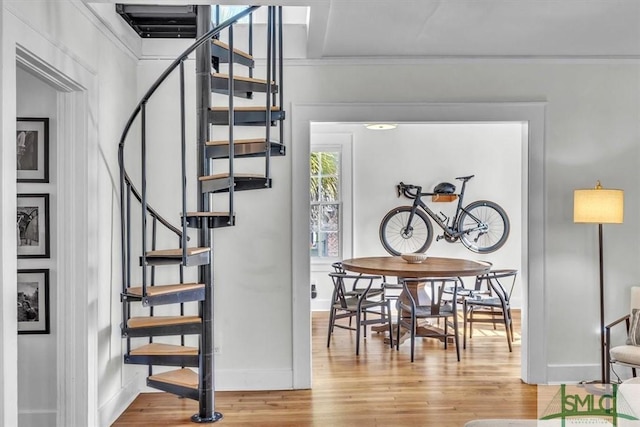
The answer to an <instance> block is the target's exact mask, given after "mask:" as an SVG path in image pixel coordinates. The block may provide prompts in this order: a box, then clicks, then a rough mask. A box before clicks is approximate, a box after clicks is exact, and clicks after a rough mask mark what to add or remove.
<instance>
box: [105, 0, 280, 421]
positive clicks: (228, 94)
mask: <svg viewBox="0 0 640 427" xmlns="http://www.w3.org/2000/svg"><path fill="white" fill-rule="evenodd" d="M259 8H260V7H259V6H253V7H248V8H247V9H245V10H243V11H242V12H240V13H238V14H237V15H236V16H234V17H233V18H230V19H228V20H226V21H225V22H222V23H218V22H216V23H212V22H211V21H212V13H211V12H212V7H211V6H206V5H205V6H201V5H199V6H134V5H117V6H116V10H117V11H118V13H119V14H120V15H121V16H122V17H123V19H125V20H126V21H127V22H128V23H129V24H130V25H131V26H132V27H133V28H134V29H135V30H136V31H137V32H138V34H140V36H141V37H145V38H147V37H148V38H152V37H179V38H187V37H195V36H197V39H196V41H195V42H194V43H193V44H192V45H191V46H190V47H189V48H188V49H186V50H185V51H184V53H183V54H182V55H180V56H179V57H178V58H177V59H176V60H174V61H173V62H172V63H171V65H170V66H169V67H168V68H167V69H166V70H165V71H164V72H163V73H162V75H161V76H160V77H159V78H158V80H156V82H155V83H154V84H153V85H152V86H151V88H150V89H149V90H148V91H147V92H146V94H145V95H144V96H143V98H142V100H141V101H140V102H139V103H138V105H137V106H136V108H135V109H134V112H133V114H132V115H131V117H130V119H129V120H128V122H127V124H126V126H125V129H124V132H123V134H122V137H121V139H120V144H119V153H118V154H119V163H120V195H121V200H120V203H121V223H122V231H121V239H122V293H121V301H122V324H121V329H122V336H123V338H126V350H125V355H124V362H125V363H129V364H138V365H147V366H148V367H149V373H148V378H147V385H148V386H150V387H153V388H156V389H159V390H162V391H165V392H169V393H173V394H176V395H178V396H181V397H185V398H190V399H194V400H197V401H198V402H199V411H198V413H197V414H195V415H194V416H193V417H192V420H193V421H194V422H214V421H217V420H219V419H221V418H222V414H220V413H219V412H216V411H215V399H214V390H215V387H214V378H215V370H214V327H213V322H214V304H213V296H214V283H213V278H214V256H213V238H212V230H213V229H215V228H219V227H228V226H233V225H235V211H234V197H235V193H236V192H237V191H243V190H257V189H264V188H269V187H271V176H270V169H271V158H272V157H275V156H281V155H284V154H285V148H284V145H283V132H284V131H283V126H282V122H283V120H284V118H285V112H284V111H283V109H282V108H281V106H282V100H283V97H282V84H281V81H282V69H283V67H282V8H281V7H273V6H269V7H267V9H268V11H267V25H266V40H265V43H266V52H267V54H266V62H265V66H264V67H263V68H264V71H265V74H266V75H265V76H264V78H263V79H258V78H254V77H253V69H254V67H255V62H254V59H253V56H252V51H253V26H254V24H253V22H252V21H253V20H252V16H253V13H254V12H255V11H256V10H257V9H259ZM216 10H218V7H216ZM218 13H219V12H218ZM218 13H216V14H215V16H219V14H218ZM245 17H247V19H248V21H249V22H248V24H244V23H243V24H238V22H239V21H240V20H241V19H243V18H245ZM215 21H218V19H217V18H215ZM237 27H238V28H240V27H241V28H240V29H238V30H237V31H240V30H242V31H247V37H246V38H247V39H248V41H249V42H248V47H247V49H246V50H241V49H239V48H237V47H236V46H235V43H234V31H236V28H237ZM223 40H224V41H223ZM194 52H195V64H196V66H195V68H196V77H195V79H196V104H197V105H196V115H197V121H196V122H197V130H196V140H197V141H196V144H197V149H196V152H197V176H189V175H190V173H189V172H188V169H189V168H188V162H187V154H186V153H187V144H188V143H189V141H187V120H186V112H185V111H186V107H185V61H188V60H191V58H190V56H192V54H193V53H194ZM238 68H240V70H239V71H237V69H238ZM173 74H178V79H177V80H178V85H179V94H180V95H179V103H180V108H179V121H180V131H179V137H178V138H179V141H176V143H177V144H179V145H180V152H181V159H180V163H179V165H177V164H176V163H175V159H173V158H171V159H169V158H167V159H166V165H167V166H166V167H177V168H179V169H180V173H179V175H180V176H181V182H180V183H179V184H178V185H179V186H180V187H181V195H180V197H179V198H180V202H179V203H180V204H181V206H180V207H179V208H178V209H176V210H179V211H180V216H176V218H172V220H173V222H175V223H177V224H179V225H178V226H176V225H173V224H172V221H170V220H167V219H166V218H164V217H163V216H162V215H160V213H159V212H158V211H157V210H156V209H154V208H153V207H152V203H154V200H150V192H149V188H148V187H149V185H148V182H150V181H151V180H152V179H153V177H151V176H149V177H148V176H147V172H148V170H149V169H150V168H149V167H148V157H149V152H150V151H151V150H153V148H154V147H153V145H152V144H150V143H149V141H148V137H147V133H148V130H149V129H150V126H153V123H154V120H158V121H162V120H167V118H166V117H148V116H151V113H150V112H148V111H147V110H148V108H147V107H148V106H149V105H150V103H151V102H152V97H153V95H154V94H155V93H156V91H157V89H158V88H159V87H161V86H164V85H168V84H171V83H175V79H173V80H171V79H168V77H169V76H170V75H173ZM239 98H246V99H251V100H252V101H251V104H252V105H244V106H242V107H238V106H236V105H235V100H236V99H239ZM239 127H251V129H250V132H254V131H255V132H256V133H259V134H260V135H259V136H257V137H252V138H246V139H236V137H235V133H236V131H237V130H238V128H239ZM134 129H135V130H136V131H138V132H139V133H138V134H137V135H134V132H132V130H134ZM276 132H277V133H278V134H279V135H274V134H275V133H276ZM245 133H246V132H245ZM214 134H215V135H216V136H218V135H224V138H220V137H218V138H216V139H214V138H213V137H212V136H213V135H214ZM274 136H275V137H277V140H275V139H276V138H274ZM125 147H127V148H128V150H125ZM130 150H139V151H138V152H136V153H135V154H136V157H137V156H139V157H140V165H139V169H140V170H139V173H136V175H134V174H129V173H128V171H127V169H126V165H127V164H128V162H127V160H128V159H126V158H125V154H126V153H129V151H130ZM248 157H252V158H253V157H263V158H264V174H259V175H256V174H243V173H241V170H242V168H243V159H244V158H248ZM221 159H222V160H221ZM223 159H227V160H228V161H225V160H223ZM172 162H173V163H172ZM136 172H138V171H136ZM191 175H192V174H191ZM190 192H191V194H195V198H196V199H197V208H196V209H195V210H194V211H190V210H188V207H187V205H188V203H187V200H188V197H187V196H188V194H190ZM216 193H225V194H226V197H223V198H222V200H223V202H221V201H220V200H221V199H220V196H218V197H217V198H215V197H214V196H213V195H214V194H216ZM154 194H156V195H157V194H158V192H157V191H156V192H155V193H154ZM214 204H216V205H217V204H220V205H223V206H222V207H221V208H220V207H218V206H214ZM214 208H215V209H214ZM191 229H193V230H191ZM190 230H191V235H189V233H190ZM167 234H170V235H172V236H173V238H171V240H172V241H174V242H175V244H174V246H173V247H160V246H161V245H162V244H163V243H165V242H166V241H167V239H166V238H164V237H166V235H167ZM163 236H164V237H163ZM194 240H195V242H193V241H194ZM134 264H135V265H134ZM168 266H174V267H177V268H178V272H177V274H176V273H175V270H173V271H174V272H173V273H167V269H168V268H170V267H168ZM190 269H196V270H197V280H195V281H193V280H191V281H190V280H187V279H186V278H185V277H186V276H189V275H191V276H195V275H196V273H195V272H193V271H191V273H190ZM171 276H174V277H177V280H175V281H174V283H167V281H165V280H164V279H165V277H171ZM158 313H162V315H158ZM196 342H197V344H196ZM186 343H194V345H190V346H188V345H186ZM167 367H169V368H167Z"/></svg>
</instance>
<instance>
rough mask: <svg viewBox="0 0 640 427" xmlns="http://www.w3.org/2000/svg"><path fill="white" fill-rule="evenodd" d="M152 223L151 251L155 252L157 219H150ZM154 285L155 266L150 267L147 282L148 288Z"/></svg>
mask: <svg viewBox="0 0 640 427" xmlns="http://www.w3.org/2000/svg"><path fill="white" fill-rule="evenodd" d="M151 218H152V219H153V221H152V222H151V250H152V251H155V250H156V249H158V247H157V246H158V218H156V217H155V216H152V217H151ZM155 284H156V266H155V265H152V266H151V280H150V281H149V285H150V286H154V285H155Z"/></svg>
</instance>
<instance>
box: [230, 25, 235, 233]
mask: <svg viewBox="0 0 640 427" xmlns="http://www.w3.org/2000/svg"><path fill="white" fill-rule="evenodd" d="M233 27H234V26H233V25H231V26H229V221H231V217H232V215H233V209H234V206H233V196H234V191H235V189H234V187H235V185H234V183H235V175H234V174H235V171H234V168H233V165H234V157H235V141H234V134H233V128H234V125H235V111H234V108H235V103H234V100H233V97H234V96H235V87H234V84H233V77H234V69H233V61H234V56H235V52H234V51H233V49H234V40H233V39H234V37H233Z"/></svg>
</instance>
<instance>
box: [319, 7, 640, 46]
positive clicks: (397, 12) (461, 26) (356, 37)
mask: <svg viewBox="0 0 640 427" xmlns="http://www.w3.org/2000/svg"><path fill="white" fill-rule="evenodd" d="M313 13H317V14H319V15H322V16H321V18H322V19H317V20H315V21H314V20H313V16H312V20H311V24H312V26H310V28H309V31H310V41H309V43H310V44H311V45H313V43H314V41H313V40H311V37H321V38H323V40H322V42H319V41H315V43H316V44H318V45H320V44H321V45H322V47H321V49H318V53H319V55H316V56H322V57H354V56H355V57H359V56H362V57H379V56H385V57H450V56H454V57H487V56H489V57H505V56H506V57H514V56H515V57H605V58H611V57H621V58H640V0H391V1H389V0H369V1H364V0H331V1H327V2H325V5H324V6H323V7H322V6H319V5H316V6H315V7H314V6H312V7H311V14H312V15H313ZM314 24H315V25H318V27H317V28H314V27H313V25H314ZM323 27H324V28H323ZM322 33H324V35H323V34H322Z"/></svg>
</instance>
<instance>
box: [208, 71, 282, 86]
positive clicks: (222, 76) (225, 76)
mask: <svg viewBox="0 0 640 427" xmlns="http://www.w3.org/2000/svg"><path fill="white" fill-rule="evenodd" d="M212 76H213V77H216V78H219V79H228V78H229V75H228V74H223V73H213V74H212ZM233 79H234V80H242V81H243V82H249V83H261V84H267V80H266V79H256V78H255V77H247V76H233ZM271 84H272V85H275V84H276V82H274V81H273V80H271Z"/></svg>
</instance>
